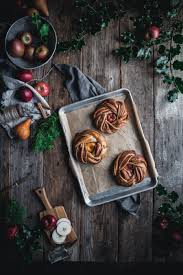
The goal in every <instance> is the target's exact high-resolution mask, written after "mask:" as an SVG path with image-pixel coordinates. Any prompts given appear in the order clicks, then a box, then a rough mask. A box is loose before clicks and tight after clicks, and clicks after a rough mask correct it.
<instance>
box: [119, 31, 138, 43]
mask: <svg viewBox="0 0 183 275" xmlns="http://www.w3.org/2000/svg"><path fill="white" fill-rule="evenodd" d="M121 42H123V43H124V44H133V43H134V42H135V35H134V34H133V33H132V32H123V33H122V34H121Z"/></svg>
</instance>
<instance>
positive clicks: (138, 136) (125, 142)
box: [59, 89, 157, 206]
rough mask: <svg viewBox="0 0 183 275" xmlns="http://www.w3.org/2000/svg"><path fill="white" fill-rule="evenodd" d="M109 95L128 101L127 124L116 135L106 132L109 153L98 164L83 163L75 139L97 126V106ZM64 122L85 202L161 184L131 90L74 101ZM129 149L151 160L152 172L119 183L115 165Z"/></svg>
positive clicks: (63, 110) (62, 114)
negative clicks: (77, 156) (94, 117)
mask: <svg viewBox="0 0 183 275" xmlns="http://www.w3.org/2000/svg"><path fill="white" fill-rule="evenodd" d="M107 98H117V100H121V101H124V102H125V104H126V107H127V110H128V114H129V120H128V122H127V124H126V125H125V126H124V127H123V128H121V129H120V130H119V131H117V132H116V133H114V134H111V135H108V134H103V135H104V136H105V138H106V140H107V144H108V152H107V156H106V157H105V158H104V159H103V160H102V161H101V162H100V163H99V164H97V165H90V164H87V165H86V164H81V163H79V162H78V161H77V160H75V158H74V156H73V154H72V140H73V137H74V136H75V134H76V133H77V132H81V131H83V130H85V129H87V128H90V129H95V127H94V125H93V122H92V118H91V114H92V113H93V111H94V110H95V108H96V106H97V105H98V104H99V103H100V102H101V101H103V100H105V99H107ZM59 116H60V121H61V124H62V126H63V130H64V133H65V136H66V142H67V146H68V150H69V154H70V158H71V164H72V167H73V170H74V173H75V175H76V177H77V178H78V181H79V184H80V187H81V191H82V194H83V197H84V200H85V203H86V204H88V205H89V206H94V205H98V204H102V203H105V202H109V201H113V200H117V199H120V198H123V197H126V196H130V195H133V194H135V193H139V192H143V191H146V190H149V189H151V188H154V187H155V186H156V184H157V171H156V169H155V164H154V160H153V157H152V154H151V151H150V147H149V144H148V142H147V140H146V139H145V137H144V134H143V130H142V127H141V124H140V121H139V117H138V114H137V111H136V106H135V103H134V101H133V98H132V96H131V93H130V92H129V91H128V90H127V89H121V90H117V91H114V92H111V93H106V94H103V95H100V96H96V97H94V98H90V99H86V100H84V101H81V102H79V103H73V104H70V105H68V106H65V107H63V108H61V109H60V112H59ZM125 150H135V151H136V152H137V153H139V154H142V155H143V156H144V157H145V158H146V161H147V163H148V173H147V176H146V178H145V179H144V180H143V182H141V183H139V184H136V185H134V186H132V187H123V186H119V185H117V184H116V181H115V179H114V177H113V175H112V165H113V161H114V159H115V158H116V156H117V155H118V154H119V153H121V152H122V151H125Z"/></svg>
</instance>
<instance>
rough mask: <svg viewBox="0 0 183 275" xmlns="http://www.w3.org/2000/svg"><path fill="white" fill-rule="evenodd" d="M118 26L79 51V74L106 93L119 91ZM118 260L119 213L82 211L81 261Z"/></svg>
mask: <svg viewBox="0 0 183 275" xmlns="http://www.w3.org/2000/svg"><path fill="white" fill-rule="evenodd" d="M118 33H119V23H118V22H113V23H111V24H110V25H109V26H108V28H107V29H106V30H104V31H102V33H99V34H97V35H96V36H94V37H90V38H89V39H88V41H87V45H88V46H87V47H85V48H84V49H83V50H82V71H83V72H84V73H86V74H88V75H89V76H91V77H93V78H94V79H95V80H96V81H98V82H99V83H100V84H101V85H102V86H103V87H105V88H106V90H108V91H112V90H115V89H118V88H119V87H120V74H119V71H120V62H119V60H116V59H114V58H113V56H112V54H111V52H112V49H113V48H114V47H116V46H118V42H117V39H116V38H117V36H118ZM117 256H118V209H117V207H116V204H115V203H109V204H106V205H103V206H98V207H94V208H88V207H83V209H82V216H81V251H80V259H81V260H82V261H96V262H101V261H102V262H115V261H117Z"/></svg>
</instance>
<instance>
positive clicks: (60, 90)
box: [44, 0, 81, 261]
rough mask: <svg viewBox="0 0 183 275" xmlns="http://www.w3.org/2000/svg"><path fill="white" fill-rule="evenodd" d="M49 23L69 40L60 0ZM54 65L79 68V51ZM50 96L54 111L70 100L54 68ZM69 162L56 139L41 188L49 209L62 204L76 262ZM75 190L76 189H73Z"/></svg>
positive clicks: (76, 207) (75, 206) (75, 201)
mask: <svg viewBox="0 0 183 275" xmlns="http://www.w3.org/2000/svg"><path fill="white" fill-rule="evenodd" d="M49 7H50V21H51V22H52V23H53V25H54V26H55V28H56V32H57V35H58V39H59V40H61V39H63V40H67V39H70V35H71V32H72V26H71V18H70V13H71V12H69V11H68V9H69V7H70V5H68V3H67V5H64V6H63V3H62V1H59V0H58V1H53V2H51V1H50V2H49ZM54 63H55V64H59V63H67V64H75V65H77V66H79V65H80V52H78V53H70V54H63V53H60V54H57V55H56V56H55V58H54ZM48 82H49V84H50V87H51V94H50V96H49V104H50V106H51V107H52V108H53V110H56V109H58V108H60V107H62V106H64V105H66V104H68V103H70V98H69V95H68V92H67V91H66V90H65V89H64V87H63V79H62V78H61V75H60V74H59V72H57V71H55V69H54V70H53V71H52V72H51V74H50V77H49V80H48ZM68 162H69V159H68V153H67V147H66V143H65V139H64V136H63V135H62V137H61V138H58V139H57V141H56V143H55V148H54V149H53V150H52V151H50V152H45V153H44V186H45V188H46V191H47V194H48V197H49V200H50V202H51V203H52V205H53V206H56V205H64V208H65V210H66V213H67V215H68V217H69V219H70V220H71V223H72V225H73V228H74V230H75V232H76V235H77V237H78V241H77V242H76V244H75V245H74V247H73V253H72V257H71V260H72V261H76V260H79V249H80V244H81V239H80V208H81V205H80V197H79V196H78V194H77V190H76V187H75V186H77V182H76V180H75V178H74V177H73V175H72V172H71V169H70V167H69V163H68ZM77 188H78V186H77Z"/></svg>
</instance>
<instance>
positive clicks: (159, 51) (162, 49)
mask: <svg viewBox="0 0 183 275" xmlns="http://www.w3.org/2000/svg"><path fill="white" fill-rule="evenodd" d="M165 49H166V47H165V46H164V45H160V46H159V48H158V53H159V54H161V55H162V54H164V53H165Z"/></svg>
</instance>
